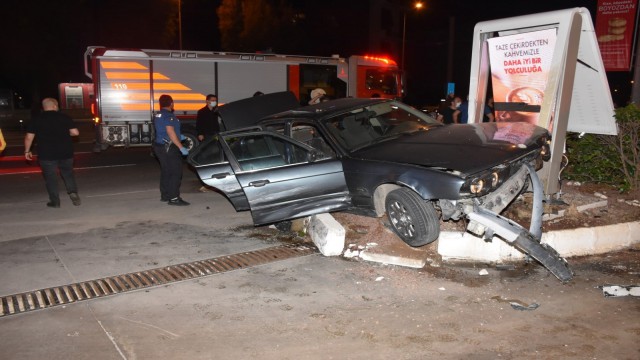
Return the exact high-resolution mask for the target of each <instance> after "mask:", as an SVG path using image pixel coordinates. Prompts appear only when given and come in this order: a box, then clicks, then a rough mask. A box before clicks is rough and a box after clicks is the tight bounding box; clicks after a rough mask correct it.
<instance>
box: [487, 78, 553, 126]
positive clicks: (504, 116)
mask: <svg viewBox="0 0 640 360" xmlns="http://www.w3.org/2000/svg"><path fill="white" fill-rule="evenodd" d="M543 100H544V92H543V91H542V90H540V89H537V88H534V87H530V86H523V87H518V88H515V89H513V90H511V91H509V93H508V94H507V96H506V99H505V102H506V103H523V104H526V105H527V106H528V107H536V106H537V107H538V108H539V107H540V106H541V105H542V101H543ZM539 115H540V113H539V112H535V111H516V110H508V111H503V112H499V114H498V121H524V122H528V123H531V124H537V122H538V117H539Z"/></svg>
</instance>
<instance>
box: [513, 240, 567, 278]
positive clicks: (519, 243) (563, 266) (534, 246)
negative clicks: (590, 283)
mask: <svg viewBox="0 0 640 360" xmlns="http://www.w3.org/2000/svg"><path fill="white" fill-rule="evenodd" d="M513 246H514V247H515V248H516V249H518V250H520V251H522V252H524V253H525V254H527V255H529V256H531V257H532V258H534V259H536V260H537V261H538V262H539V263H540V264H542V265H543V266H544V267H546V268H547V269H548V270H549V271H550V272H551V273H552V274H553V275H555V277H557V278H558V279H559V280H560V281H562V282H567V281H569V280H571V279H572V278H573V272H572V271H571V269H570V268H569V265H568V264H567V262H566V260H565V259H563V258H562V257H561V256H560V254H558V252H557V251H556V250H555V249H554V248H552V247H551V246H548V245H547V244H542V243H540V242H539V241H537V240H535V239H533V238H531V236H528V235H526V234H524V233H523V234H521V235H520V236H518V237H517V238H516V240H515V241H514V242H513Z"/></svg>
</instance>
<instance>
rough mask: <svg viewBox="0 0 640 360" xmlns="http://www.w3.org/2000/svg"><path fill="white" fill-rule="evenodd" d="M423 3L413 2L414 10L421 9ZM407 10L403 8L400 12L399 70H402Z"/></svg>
mask: <svg viewBox="0 0 640 360" xmlns="http://www.w3.org/2000/svg"><path fill="white" fill-rule="evenodd" d="M423 6H424V4H422V2H421V1H417V2H416V3H415V4H413V8H414V9H416V10H421V9H422V7H423ZM407 10H408V9H406V8H405V9H404V11H403V13H402V52H401V53H400V70H404V48H405V43H406V41H407Z"/></svg>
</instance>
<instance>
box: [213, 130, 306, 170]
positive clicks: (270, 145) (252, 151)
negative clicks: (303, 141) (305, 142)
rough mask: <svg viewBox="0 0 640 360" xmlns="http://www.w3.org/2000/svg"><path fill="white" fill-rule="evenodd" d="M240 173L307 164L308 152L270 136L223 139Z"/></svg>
mask: <svg viewBox="0 0 640 360" xmlns="http://www.w3.org/2000/svg"><path fill="white" fill-rule="evenodd" d="M225 141H226V142H227V144H228V145H229V148H230V149H231V152H232V153H233V155H234V156H235V157H236V159H237V160H238V164H239V165H240V169H241V170H242V171H251V170H260V169H267V168H273V167H278V166H284V165H291V164H299V163H304V162H307V161H308V159H309V158H310V157H309V152H308V151H307V150H306V149H305V148H303V147H301V146H298V145H296V144H294V143H291V142H289V141H286V140H285V139H283V138H281V137H278V136H273V135H270V134H264V133H260V134H248V135H230V136H228V137H226V138H225Z"/></svg>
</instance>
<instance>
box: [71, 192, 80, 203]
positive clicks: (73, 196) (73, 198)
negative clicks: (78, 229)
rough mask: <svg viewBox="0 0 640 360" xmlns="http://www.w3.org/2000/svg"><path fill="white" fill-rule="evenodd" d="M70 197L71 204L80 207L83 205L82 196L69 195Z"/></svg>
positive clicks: (76, 194)
mask: <svg viewBox="0 0 640 360" xmlns="http://www.w3.org/2000/svg"><path fill="white" fill-rule="evenodd" d="M69 197H70V198H71V202H72V203H73V205H75V206H79V205H80V204H81V201H80V196H79V195H78V193H69Z"/></svg>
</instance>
